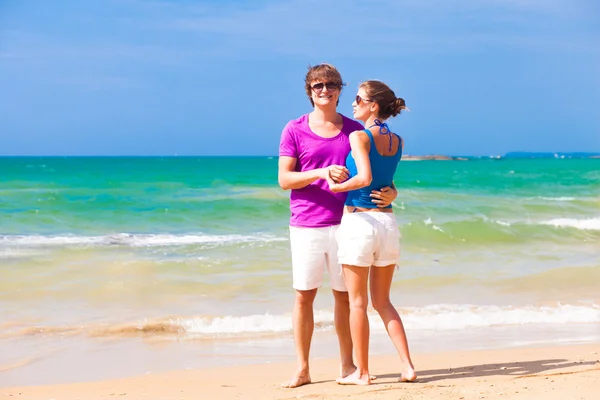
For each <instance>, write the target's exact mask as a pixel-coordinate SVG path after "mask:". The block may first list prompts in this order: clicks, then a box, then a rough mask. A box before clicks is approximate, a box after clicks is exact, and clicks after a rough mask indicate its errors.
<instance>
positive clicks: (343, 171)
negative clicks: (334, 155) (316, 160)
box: [325, 164, 349, 183]
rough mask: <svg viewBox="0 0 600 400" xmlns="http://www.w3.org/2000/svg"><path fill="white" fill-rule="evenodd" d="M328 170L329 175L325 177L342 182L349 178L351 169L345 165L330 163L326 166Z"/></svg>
mask: <svg viewBox="0 0 600 400" xmlns="http://www.w3.org/2000/svg"><path fill="white" fill-rule="evenodd" d="M326 170H327V176H326V177H325V179H327V178H331V179H332V180H333V181H334V182H335V183H342V182H344V181H345V180H346V179H348V176H349V175H348V174H349V171H348V169H347V168H346V167H344V166H343V165H335V164H334V165H330V166H329V167H327V168H326Z"/></svg>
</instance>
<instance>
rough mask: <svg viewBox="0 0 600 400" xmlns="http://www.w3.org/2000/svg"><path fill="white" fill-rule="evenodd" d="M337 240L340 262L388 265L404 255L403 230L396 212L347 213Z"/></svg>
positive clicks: (361, 264)
mask: <svg viewBox="0 0 600 400" xmlns="http://www.w3.org/2000/svg"><path fill="white" fill-rule="evenodd" d="M337 240H338V248H339V249H338V262H339V263H340V264H346V265H355V266H358V267H370V266H375V267H385V266H387V265H396V264H397V263H398V259H399V258H400V231H399V230H398V224H397V223H396V216H395V215H394V214H393V213H383V212H357V213H347V214H344V216H343V217H342V223H341V224H340V228H339V229H338V232H337Z"/></svg>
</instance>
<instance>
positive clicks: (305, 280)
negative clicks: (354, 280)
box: [290, 225, 348, 292]
mask: <svg viewBox="0 0 600 400" xmlns="http://www.w3.org/2000/svg"><path fill="white" fill-rule="evenodd" d="M338 227H339V225H335V226H328V227H323V228H302V227H297V226H290V244H291V248H292V270H293V275H294V279H293V280H294V282H293V287H294V289H296V290H312V289H316V288H318V287H320V286H321V285H322V284H323V272H324V270H325V268H327V270H328V271H329V281H330V283H331V288H332V289H333V290H337V291H340V292H346V291H348V289H346V284H345V283H344V276H343V275H342V267H341V265H340V264H338V260H337V252H338V247H337V242H336V238H335V234H336V231H337V230H338Z"/></svg>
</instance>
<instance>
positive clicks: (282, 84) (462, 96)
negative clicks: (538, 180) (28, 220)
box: [0, 0, 600, 155]
mask: <svg viewBox="0 0 600 400" xmlns="http://www.w3.org/2000/svg"><path fill="white" fill-rule="evenodd" d="M320 62H330V63H332V64H334V65H336V66H337V67H338V68H339V69H340V71H341V72H342V76H343V78H344V81H346V82H347V84H348V85H347V87H346V88H345V89H344V92H343V93H342V97H341V102H340V107H339V110H340V111H341V112H342V113H344V114H346V115H348V116H351V102H352V99H353V97H354V95H355V94H356V90H357V85H358V84H359V83H360V81H362V80H366V79H381V80H383V81H385V82H386V83H388V84H389V85H390V86H391V87H392V88H393V89H394V90H395V91H396V94H397V95H399V96H401V97H403V98H404V99H405V100H406V103H407V105H408V106H409V107H410V109H411V111H412V112H410V113H406V114H403V115H401V116H399V117H398V118H396V119H392V120H391V121H390V125H391V126H392V128H393V130H394V131H396V132H398V133H400V134H402V135H403V136H404V138H405V142H406V152H407V153H410V154H430V153H442V154H454V155H496V154H504V153H505V152H508V151H517V150H522V151H596V152H598V151H600V111H599V110H598V109H599V108H600V2H598V1H597V0H470V1H467V0H454V1H449V0H410V1H408V0H406V1H404V0H372V1H366V0H332V1H327V0H288V1H285V0H281V1H267V0H252V1H249V0H247V1H243V0H237V1H227V0H219V1H202V0H199V1H186V0H180V1H166V0H156V1H153V0H151V1H142V0H103V1H89V2H88V1H74V0H62V1H52V2H51V1H46V0H37V1H36V0H3V1H0V139H1V140H0V155H175V154H178V155H276V154H277V151H278V143H279V136H280V133H281V129H282V128H283V126H284V125H285V123H286V122H287V121H288V120H290V119H292V118H296V117H298V116H300V115H301V114H304V113H307V112H309V111H310V110H311V107H310V103H309V101H308V99H307V98H306V95H305V93H304V87H303V79H304V75H305V73H306V68H307V66H308V65H309V64H313V65H314V64H318V63H320Z"/></svg>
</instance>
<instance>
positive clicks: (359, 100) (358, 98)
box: [355, 95, 373, 104]
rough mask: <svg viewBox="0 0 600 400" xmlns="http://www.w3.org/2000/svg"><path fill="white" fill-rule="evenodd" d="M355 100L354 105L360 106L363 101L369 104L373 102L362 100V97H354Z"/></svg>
mask: <svg viewBox="0 0 600 400" xmlns="http://www.w3.org/2000/svg"><path fill="white" fill-rule="evenodd" d="M355 100H356V104H360V103H362V102H363V101H364V102H365V103H369V102H371V101H373V100H369V99H363V98H362V97H360V96H359V95H356V98H355Z"/></svg>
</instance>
